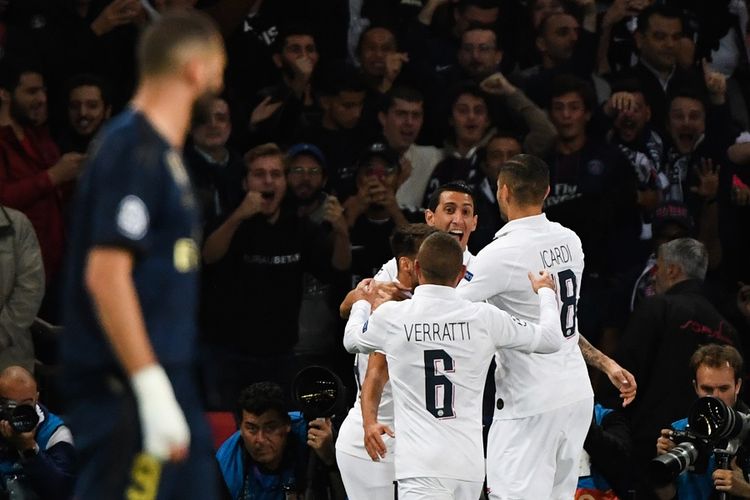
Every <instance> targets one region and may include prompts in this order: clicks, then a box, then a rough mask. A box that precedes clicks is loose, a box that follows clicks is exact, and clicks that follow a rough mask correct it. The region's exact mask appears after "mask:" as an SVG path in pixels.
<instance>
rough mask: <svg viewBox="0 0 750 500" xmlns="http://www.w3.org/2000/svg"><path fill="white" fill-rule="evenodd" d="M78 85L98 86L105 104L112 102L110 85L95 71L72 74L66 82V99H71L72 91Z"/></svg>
mask: <svg viewBox="0 0 750 500" xmlns="http://www.w3.org/2000/svg"><path fill="white" fill-rule="evenodd" d="M78 87H96V88H98V89H99V93H100V94H101V95H102V101H104V105H105V106H109V105H110V104H112V93H111V91H110V86H109V84H108V83H107V81H106V80H105V79H104V78H103V77H101V76H99V75H95V74H93V73H79V74H77V75H73V76H71V77H70V79H68V81H67V82H66V84H65V100H66V101H70V94H71V92H73V90H75V89H77V88H78Z"/></svg>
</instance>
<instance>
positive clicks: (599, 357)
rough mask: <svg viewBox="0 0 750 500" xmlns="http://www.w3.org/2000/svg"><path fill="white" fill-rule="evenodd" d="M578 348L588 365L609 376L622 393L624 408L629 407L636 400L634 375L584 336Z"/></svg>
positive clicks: (579, 340)
mask: <svg viewBox="0 0 750 500" xmlns="http://www.w3.org/2000/svg"><path fill="white" fill-rule="evenodd" d="M578 347H579V348H580V349H581V354H583V359H584V360H585V361H586V364H587V365H589V366H593V367H594V368H596V369H597V370H600V371H602V372H604V373H606V374H607V377H609V380H610V382H612V385H614V386H615V387H617V389H618V390H619V391H620V398H622V406H627V405H629V404H630V403H631V402H632V401H633V400H634V399H635V394H636V390H637V389H638V384H637V383H636V381H635V377H634V376H633V374H632V373H630V372H629V371H627V370H626V369H625V368H623V367H622V366H620V365H619V364H617V362H616V361H615V360H614V359H612V358H610V357H609V356H607V355H606V354H604V353H603V352H601V351H600V350H599V349H597V348H596V347H594V346H593V345H591V343H590V342H589V341H588V340H586V338H585V337H584V336H583V335H580V334H579V335H578Z"/></svg>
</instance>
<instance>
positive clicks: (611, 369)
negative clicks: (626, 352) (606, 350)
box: [604, 360, 638, 408]
mask: <svg viewBox="0 0 750 500" xmlns="http://www.w3.org/2000/svg"><path fill="white" fill-rule="evenodd" d="M604 373H606V374H607V377H609V381H610V382H612V385H614V386H615V387H617V389H618V390H619V391H620V398H621V399H622V406H623V408H624V407H626V406H628V405H629V404H630V403H632V402H633V400H634V399H635V395H636V392H637V391H638V384H637V383H636V381H635V377H634V376H633V374H632V373H630V372H629V371H627V370H626V369H625V368H623V367H622V366H620V365H619V364H617V363H616V362H615V361H614V360H610V361H609V362H608V363H607V365H606V368H605V370H604Z"/></svg>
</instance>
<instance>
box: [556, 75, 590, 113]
mask: <svg viewBox="0 0 750 500" xmlns="http://www.w3.org/2000/svg"><path fill="white" fill-rule="evenodd" d="M570 93H575V94H578V95H579V96H580V97H581V100H582V101H583V106H584V107H585V108H586V111H593V110H594V108H596V94H595V93H594V89H593V87H592V86H591V84H590V83H589V82H587V81H586V80H582V79H580V78H578V77H577V76H573V75H570V74H562V75H557V76H556V77H554V78H553V79H552V91H551V92H550V104H551V103H552V100H553V99H555V98H556V97H560V96H563V95H565V94H570Z"/></svg>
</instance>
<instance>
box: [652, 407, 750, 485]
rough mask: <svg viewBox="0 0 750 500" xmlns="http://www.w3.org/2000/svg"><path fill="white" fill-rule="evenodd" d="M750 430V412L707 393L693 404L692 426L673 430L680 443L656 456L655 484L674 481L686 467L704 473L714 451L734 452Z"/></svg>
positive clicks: (653, 463)
mask: <svg viewBox="0 0 750 500" xmlns="http://www.w3.org/2000/svg"><path fill="white" fill-rule="evenodd" d="M748 432H750V415H747V414H744V413H741V412H738V411H737V410H735V409H733V408H730V407H728V406H727V405H726V404H724V402H723V401H722V400H720V399H717V398H714V397H710V396H707V397H703V398H700V399H699V400H698V401H696V402H695V403H694V404H693V406H692V407H691V408H690V413H689V415H688V428H687V430H685V431H673V433H672V437H671V439H672V441H674V442H675V443H676V444H677V445H676V446H675V447H674V448H672V449H671V450H670V451H669V452H667V453H665V454H664V455H660V456H658V457H656V458H654V459H653V460H651V464H650V466H649V475H650V477H651V481H652V483H653V484H654V485H657V486H661V485H665V484H668V483H671V482H672V481H674V480H675V479H676V478H677V476H679V475H680V474H681V473H682V472H683V471H685V470H686V469H688V468H689V469H690V470H691V471H692V472H695V473H698V474H701V473H704V472H705V471H706V468H707V467H708V459H709V457H710V456H711V455H712V454H720V455H722V456H734V455H735V454H736V453H737V450H738V449H739V447H740V446H741V445H742V444H743V442H744V441H745V438H746V437H747V435H748Z"/></svg>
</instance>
